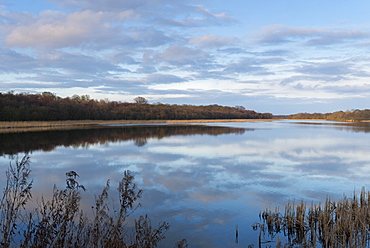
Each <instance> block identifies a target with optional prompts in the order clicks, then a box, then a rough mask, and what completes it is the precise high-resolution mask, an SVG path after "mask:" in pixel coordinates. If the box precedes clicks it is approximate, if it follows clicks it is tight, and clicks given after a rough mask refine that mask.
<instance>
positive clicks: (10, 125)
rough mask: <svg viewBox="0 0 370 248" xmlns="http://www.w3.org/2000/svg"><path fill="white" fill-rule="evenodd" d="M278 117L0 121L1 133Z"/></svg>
mask: <svg viewBox="0 0 370 248" xmlns="http://www.w3.org/2000/svg"><path fill="white" fill-rule="evenodd" d="M275 120H277V119H206V120H79V121H0V133H10V132H30V131H45V130H63V129H81V128H87V127H91V126H99V125H126V124H152V123H153V124H155V123H170V124H171V123H172V124H176V123H217V122H247V121H275Z"/></svg>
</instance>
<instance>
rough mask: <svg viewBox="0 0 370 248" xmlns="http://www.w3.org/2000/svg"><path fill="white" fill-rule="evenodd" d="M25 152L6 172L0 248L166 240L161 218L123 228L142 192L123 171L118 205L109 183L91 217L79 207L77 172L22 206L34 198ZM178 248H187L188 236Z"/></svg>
mask: <svg viewBox="0 0 370 248" xmlns="http://www.w3.org/2000/svg"><path fill="white" fill-rule="evenodd" d="M29 159H30V158H29V156H28V155H25V156H24V157H23V158H22V159H21V160H20V161H18V159H17V161H16V162H15V166H13V165H12V164H10V167H9V169H8V171H7V172H6V176H7V183H6V186H5V189H4V193H3V197H2V199H1V202H0V215H1V219H0V242H1V243H0V246H1V247H122V248H139V247H156V246H158V244H159V242H160V241H161V240H163V239H164V238H165V235H164V234H165V232H166V231H167V230H168V229H169V224H168V223H166V222H161V223H160V224H159V226H158V227H157V228H154V227H153V226H152V224H151V220H150V219H149V217H148V216H147V215H145V216H140V217H139V219H138V220H135V227H134V228H133V229H134V230H133V231H129V230H128V229H127V227H126V225H127V222H126V219H127V217H128V216H129V215H130V214H131V213H132V212H133V211H134V210H135V209H136V208H137V207H139V206H140V205H138V204H136V201H137V200H138V199H139V198H140V197H141V193H142V191H141V190H139V189H137V187H136V184H135V183H134V176H133V175H132V174H131V173H130V172H129V171H125V173H124V176H123V178H122V181H121V182H120V183H119V185H118V188H117V190H118V193H119V205H118V206H119V207H118V209H117V208H115V207H114V206H115V204H114V203H112V201H108V200H111V199H109V189H110V185H109V181H108V182H107V185H106V187H105V188H104V189H103V191H102V193H101V194H100V195H98V196H96V199H95V206H93V210H94V211H93V212H94V217H93V218H92V219H89V218H88V217H87V216H86V215H85V214H84V212H83V211H82V210H81V209H80V200H81V194H80V190H85V188H84V187H83V185H80V184H79V183H78V182H77V180H76V179H77V177H78V174H77V173H76V172H74V171H70V172H68V173H66V188H65V189H62V190H60V189H58V188H57V187H56V186H54V189H53V195H52V198H51V199H50V200H45V199H44V198H43V197H42V198H41V200H40V201H39V203H38V207H37V208H36V209H34V210H27V209H26V204H27V202H28V201H29V200H30V199H31V198H32V194H31V188H32V181H29V179H28V177H29V174H30V168H29V167H30V166H29V164H30V160H29ZM176 247H179V248H181V247H187V244H186V240H182V241H180V242H178V243H176Z"/></svg>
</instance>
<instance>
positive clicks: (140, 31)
mask: <svg viewBox="0 0 370 248" xmlns="http://www.w3.org/2000/svg"><path fill="white" fill-rule="evenodd" d="M369 10H370V2H369V1H351V2H349V1H331V0H328V1H316V0H313V1H292V0H287V1H272V0H269V1H267V0H266V1H263V0H262V1H250V0H230V1H221V0H212V1H211V0H189V1H180V0H125V1H122V0H80V1H75V0H64V1H59V0H35V1H32V3H31V2H30V1H26V0H14V1H10V0H9V1H7V0H0V22H1V25H0V34H1V35H0V42H1V43H0V44H1V45H0V92H8V91H10V90H13V91H15V92H29V93H41V92H44V91H49V92H52V93H56V94H57V95H59V96H61V97H67V96H72V95H74V94H78V95H85V94H88V95H90V96H91V97H92V98H94V99H106V98H108V99H109V100H116V101H128V102H132V101H133V99H134V98H135V97H136V96H143V97H145V98H147V99H148V100H149V102H150V103H157V102H161V103H169V104H194V105H208V104H219V105H226V106H236V105H241V106H244V107H245V108H247V109H252V110H255V111H258V112H270V113H273V114H291V113H297V112H333V111H338V110H348V109H365V108H369V106H368V99H369V95H370V81H369V78H370V69H369V68H370V67H369V64H370V62H369V61H370V59H369V55H368V54H369V50H370V17H369V15H368V12H369Z"/></svg>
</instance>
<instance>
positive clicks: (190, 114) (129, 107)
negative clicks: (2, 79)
mask: <svg viewBox="0 0 370 248" xmlns="http://www.w3.org/2000/svg"><path fill="white" fill-rule="evenodd" d="M270 118H272V114H271V113H258V112H255V111H253V110H245V109H244V107H241V106H236V107H227V106H220V105H206V106H195V105H185V104H184V105H176V104H174V105H170V104H162V103H157V104H149V103H148V102H147V100H146V99H145V98H143V97H137V98H135V103H129V102H119V101H109V100H95V99H91V98H90V96H89V95H82V96H79V95H73V96H72V97H66V98H61V97H59V96H57V95H56V94H53V93H50V92H43V93H41V94H30V93H18V94H16V93H14V92H7V93H0V121H57V120H189V119H270Z"/></svg>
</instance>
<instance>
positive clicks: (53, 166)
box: [0, 121, 370, 247]
mask: <svg viewBox="0 0 370 248" xmlns="http://www.w3.org/2000/svg"><path fill="white" fill-rule="evenodd" d="M25 152H30V157H31V170H32V174H31V178H32V179H33V180H34V187H33V195H34V202H36V199H37V198H40V197H41V195H45V196H48V195H51V192H52V188H53V185H54V184H55V185H57V187H58V188H63V187H64V186H65V173H66V172H67V171H70V170H74V171H76V172H77V173H78V174H79V175H80V177H79V178H78V181H79V183H80V184H83V185H84V186H85V187H86V188H87V191H86V192H83V193H82V194H83V197H84V198H83V199H84V201H83V205H84V207H85V208H86V209H89V207H91V206H92V204H93V201H94V194H99V192H100V191H101V189H102V188H103V186H104V185H105V184H106V181H107V180H108V179H110V184H111V188H112V189H113V190H114V189H115V188H116V185H117V184H118V182H119V181H120V180H121V178H122V175H123V172H124V171H125V170H130V171H131V172H132V173H133V174H134V175H135V181H136V183H137V184H138V186H139V188H141V189H143V190H144V193H143V196H142V199H141V200H140V202H141V204H142V207H141V208H139V209H138V210H136V212H135V214H134V215H136V216H137V215H140V214H145V213H148V215H149V217H150V218H151V219H152V223H153V225H154V226H156V224H157V223H158V222H159V221H161V220H163V221H167V222H169V223H170V225H171V227H170V230H169V231H168V232H167V233H166V237H167V238H166V240H165V241H163V242H162V243H161V246H160V247H173V245H174V243H175V242H176V241H180V240H181V239H183V238H186V239H187V241H188V244H189V247H247V246H248V245H249V244H255V245H257V244H258V243H257V242H258V232H257V231H253V230H252V228H251V225H252V224H253V223H255V222H260V220H259V216H258V215H259V213H260V211H261V210H264V209H265V208H267V207H271V208H273V207H275V206H279V205H284V204H285V203H286V202H287V201H289V200H293V199H296V200H305V201H309V202H311V201H313V202H319V201H323V200H325V198H326V197H327V196H329V197H331V198H332V199H338V198H341V197H342V196H343V194H347V195H351V194H353V192H354V191H356V192H359V191H360V190H361V187H363V186H364V187H365V188H366V189H367V190H368V189H370V187H369V184H370V126H369V125H368V124H361V125H356V124H354V123H335V122H319V121H305V122H303V121H273V122H267V121H266V122H241V123H214V124H206V125H198V124H197V125H156V126H148V125H141V126H140V125H139V126H136V125H132V126H121V127H119V126H114V127H101V128H96V129H89V130H85V129H82V130H72V131H45V132H32V133H31V132H30V133H17V134H11V133H8V134H0V154H1V155H2V156H1V157H0V169H1V171H5V170H6V169H7V167H8V165H9V162H10V161H11V157H10V156H9V155H16V154H19V156H22V155H23V154H24V153H25ZM4 181H5V175H4V173H3V174H2V176H1V186H2V187H3V185H4ZM236 225H237V226H238V230H239V235H238V239H236V236H235V229H236Z"/></svg>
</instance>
